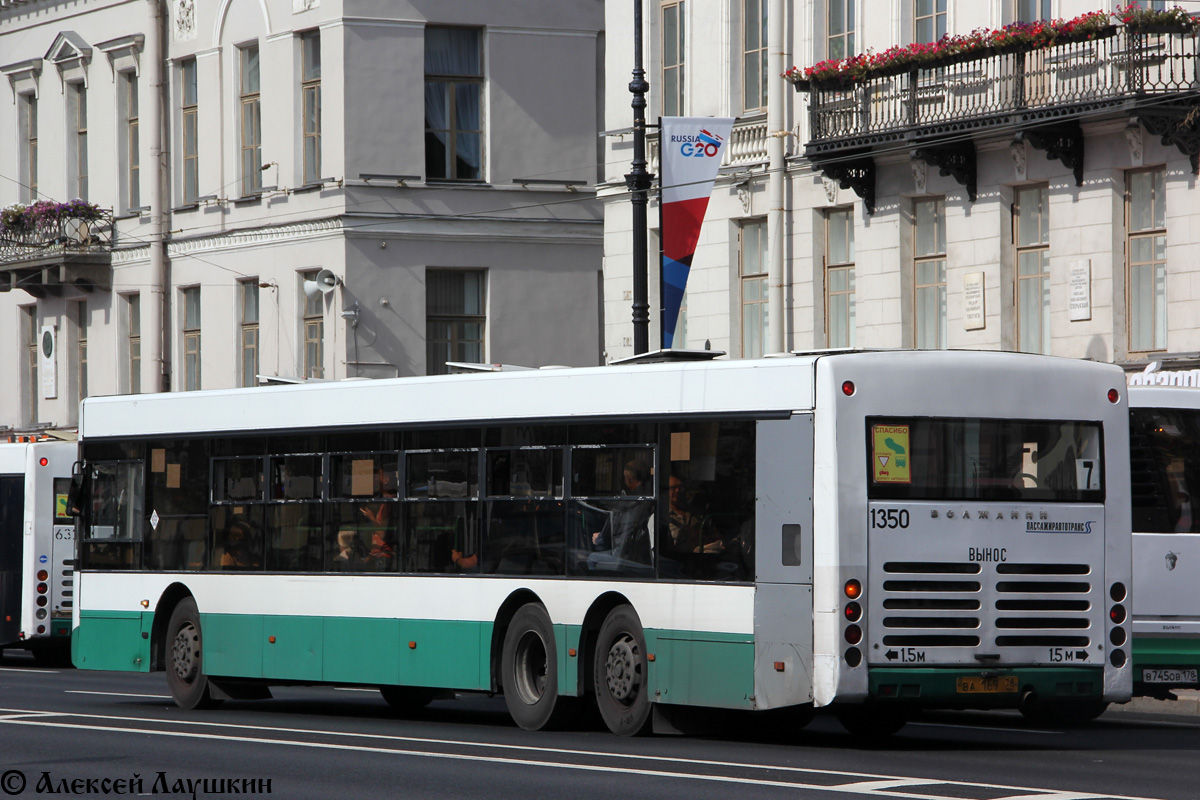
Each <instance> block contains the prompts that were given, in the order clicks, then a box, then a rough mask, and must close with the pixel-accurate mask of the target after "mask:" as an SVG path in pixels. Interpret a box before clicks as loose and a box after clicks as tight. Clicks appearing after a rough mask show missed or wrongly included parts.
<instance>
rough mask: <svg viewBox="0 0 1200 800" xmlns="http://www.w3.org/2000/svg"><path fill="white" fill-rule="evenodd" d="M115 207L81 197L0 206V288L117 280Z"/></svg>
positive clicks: (39, 291) (36, 291) (43, 288)
mask: <svg viewBox="0 0 1200 800" xmlns="http://www.w3.org/2000/svg"><path fill="white" fill-rule="evenodd" d="M112 249H113V218H112V212H111V211H108V210H105V209H99V208H96V207H95V206H92V205H90V204H87V203H82V202H81V201H72V203H64V204H55V203H48V202H45V201H43V202H39V203H34V204H32V205H30V206H19V205H18V206H10V207H8V208H5V209H0V292H8V291H12V290H13V289H22V290H24V291H26V292H28V293H29V294H31V295H33V296H34V297H39V298H40V297H47V296H52V295H53V296H57V295H60V294H62V292H63V290H64V289H65V288H67V287H75V288H76V289H80V290H82V291H91V290H92V289H93V288H111V286H112Z"/></svg>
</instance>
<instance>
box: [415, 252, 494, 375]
mask: <svg viewBox="0 0 1200 800" xmlns="http://www.w3.org/2000/svg"><path fill="white" fill-rule="evenodd" d="M485 308H486V303H485V299H484V271H483V270H463V269H430V270H427V271H426V273H425V344H426V346H425V358H426V369H425V371H426V372H427V373H428V374H430V375H444V374H445V373H447V372H448V371H449V370H448V369H447V367H446V362H447V361H468V362H471V363H482V362H483V331H484V323H485V321H486V317H485V310H484V309H485Z"/></svg>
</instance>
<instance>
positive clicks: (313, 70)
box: [300, 31, 321, 183]
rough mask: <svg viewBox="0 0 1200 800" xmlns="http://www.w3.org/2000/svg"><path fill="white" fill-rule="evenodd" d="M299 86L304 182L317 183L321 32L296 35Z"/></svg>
mask: <svg viewBox="0 0 1200 800" xmlns="http://www.w3.org/2000/svg"><path fill="white" fill-rule="evenodd" d="M300 63H301V76H300V77H301V84H300V92H301V94H302V95H303V96H304V103H303V105H304V110H303V114H304V182H305V183H318V182H320V180H321V32H320V31H306V32H305V33H302V34H300Z"/></svg>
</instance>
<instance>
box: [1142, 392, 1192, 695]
mask: <svg viewBox="0 0 1200 800" xmlns="http://www.w3.org/2000/svg"><path fill="white" fill-rule="evenodd" d="M1129 458H1130V467H1129V478H1130V484H1131V488H1132V492H1131V496H1130V497H1131V505H1132V514H1133V585H1134V588H1135V589H1136V594H1135V601H1134V604H1133V608H1132V613H1133V653H1132V654H1133V688H1134V694H1137V695H1145V696H1150V697H1158V698H1161V699H1174V695H1173V694H1172V693H1171V690H1172V689H1181V688H1183V689H1197V688H1200V678H1198V673H1200V593H1197V591H1196V576H1197V574H1200V573H1198V567H1200V389H1194V388H1184V387H1171V386H1131V387H1130V388H1129Z"/></svg>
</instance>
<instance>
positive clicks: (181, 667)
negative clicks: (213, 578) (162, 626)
mask: <svg viewBox="0 0 1200 800" xmlns="http://www.w3.org/2000/svg"><path fill="white" fill-rule="evenodd" d="M167 647H168V648H170V660H169V662H168V664H167V685H168V686H169V687H170V688H171V697H172V698H174V700H175V705H177V706H179V707H180V708H186V709H192V708H212V707H214V706H217V705H219V704H220V702H221V701H219V700H216V699H214V698H213V696H212V694H211V693H210V691H209V688H208V676H207V675H205V674H204V662H203V657H204V637H203V636H202V635H201V633H200V612H199V611H197V610H196V601H195V600H193V599H192V598H190V597H185V598H184V599H182V600H180V601H179V605H177V606H175V610H174V611H173V612H171V621H170V622H168V623H167Z"/></svg>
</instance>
